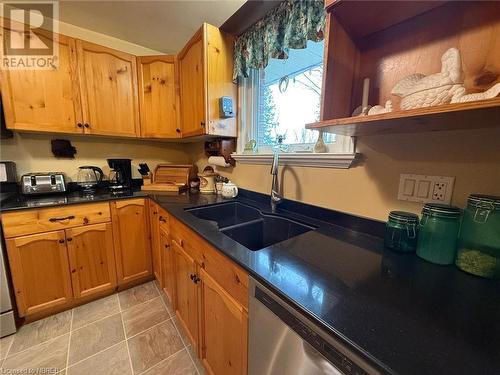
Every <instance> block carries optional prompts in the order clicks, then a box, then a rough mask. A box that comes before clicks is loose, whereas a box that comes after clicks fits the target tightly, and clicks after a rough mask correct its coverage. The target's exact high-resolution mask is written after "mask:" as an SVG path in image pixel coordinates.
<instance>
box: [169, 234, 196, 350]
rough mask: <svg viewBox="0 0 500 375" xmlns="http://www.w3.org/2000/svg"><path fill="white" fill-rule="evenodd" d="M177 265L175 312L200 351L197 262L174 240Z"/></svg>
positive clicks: (194, 346)
mask: <svg viewBox="0 0 500 375" xmlns="http://www.w3.org/2000/svg"><path fill="white" fill-rule="evenodd" d="M172 250H173V258H174V265H175V285H176V288H177V291H176V304H175V305H176V308H175V312H176V315H177V317H178V318H179V320H180V322H181V324H182V325H183V326H184V328H185V330H186V333H187V335H188V336H189V339H190V341H191V344H192V345H193V350H194V352H195V353H197V352H198V328H199V324H198V323H199V322H198V287H199V284H198V283H195V277H196V276H197V274H196V263H195V261H194V259H193V258H192V257H191V256H190V255H189V254H187V253H186V252H185V251H184V250H183V249H182V247H181V246H180V245H179V244H178V243H177V242H176V241H172Z"/></svg>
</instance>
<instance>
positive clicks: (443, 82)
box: [391, 48, 463, 110]
mask: <svg viewBox="0 0 500 375" xmlns="http://www.w3.org/2000/svg"><path fill="white" fill-rule="evenodd" d="M462 83H463V80H462V61H461V59H460V51H459V50H458V49H457V48H450V49H449V50H447V51H446V52H445V53H444V54H443V56H442V57H441V72H439V73H435V74H431V75H429V76H426V75H424V74H421V73H416V74H412V75H409V76H408V77H406V78H404V79H402V80H401V81H399V82H398V83H397V84H396V86H394V88H393V89H392V91H391V94H394V95H397V96H400V97H401V98H402V99H401V103H400V107H401V109H403V110H406V109H413V108H421V107H431V106H435V105H440V104H446V103H449V102H450V101H451V99H452V97H453V96H454V94H455V93H456V92H458V91H462V90H463V85H462Z"/></svg>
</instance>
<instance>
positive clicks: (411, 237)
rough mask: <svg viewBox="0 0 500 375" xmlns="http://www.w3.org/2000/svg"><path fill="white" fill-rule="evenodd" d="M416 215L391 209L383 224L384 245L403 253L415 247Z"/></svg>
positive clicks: (409, 251)
mask: <svg viewBox="0 0 500 375" xmlns="http://www.w3.org/2000/svg"><path fill="white" fill-rule="evenodd" d="M417 232H418V216H417V215H415V214H412V213H410V212H404V211H391V212H390V213H389V219H388V220H387V223H386V225H385V236H384V245H385V247H387V248H389V249H391V250H395V251H400V252H403V253H412V252H414V251H415V250H416V249H417Z"/></svg>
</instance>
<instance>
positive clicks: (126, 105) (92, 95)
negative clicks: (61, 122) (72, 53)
mask: <svg viewBox="0 0 500 375" xmlns="http://www.w3.org/2000/svg"><path fill="white" fill-rule="evenodd" d="M76 47H77V53H78V70H79V77H80V87H81V97H82V108H83V119H84V125H85V128H84V131H85V133H86V134H100V135H116V136H122V137H137V136H139V134H140V130H139V107H138V100H137V64H136V58H135V56H133V55H130V54H128V53H124V52H120V51H116V50H113V49H111V48H107V47H103V46H100V45H97V44H93V43H89V42H85V41H83V40H77V41H76Z"/></svg>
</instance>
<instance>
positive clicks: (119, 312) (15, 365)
mask: <svg viewBox="0 0 500 375" xmlns="http://www.w3.org/2000/svg"><path fill="white" fill-rule="evenodd" d="M0 365H1V369H0V372H1V373H2V374H3V373H28V372H29V371H33V370H28V369H40V370H38V371H39V372H37V373H45V374H56V373H57V374H61V375H63V374H65V375H77V374H78V375H80V374H81V375H86V374H92V375H100V374H103V375H112V374H117V375H127V374H130V375H132V374H134V375H137V374H145V375H158V374H162V375H204V371H203V368H202V366H201V364H200V362H199V361H198V359H197V358H196V356H195V355H194V354H193V353H192V351H191V347H190V344H189V342H188V340H187V338H186V336H185V335H184V333H183V332H182V327H181V326H180V325H179V323H178V321H177V318H176V317H175V313H174V312H173V311H172V308H171V306H170V304H169V302H168V300H167V299H166V298H165V296H164V294H163V293H161V292H160V291H159V288H158V286H157V284H156V283H155V282H149V283H146V284H142V285H139V286H136V287H135V288H132V289H128V290H125V291H122V292H120V293H115V294H113V295H111V296H109V297H105V298H102V299H99V300H97V301H94V302H90V303H88V304H86V305H83V306H79V307H76V308H74V309H72V310H70V311H64V312H62V313H59V314H57V315H53V316H50V317H48V318H45V319H42V320H39V321H36V322H33V323H30V324H27V325H24V326H22V327H21V329H20V330H19V331H18V332H17V333H16V334H14V335H12V336H9V337H6V338H3V339H1V340H0ZM42 369H44V370H42ZM43 371H45V372H43ZM30 373H35V372H30Z"/></svg>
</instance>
